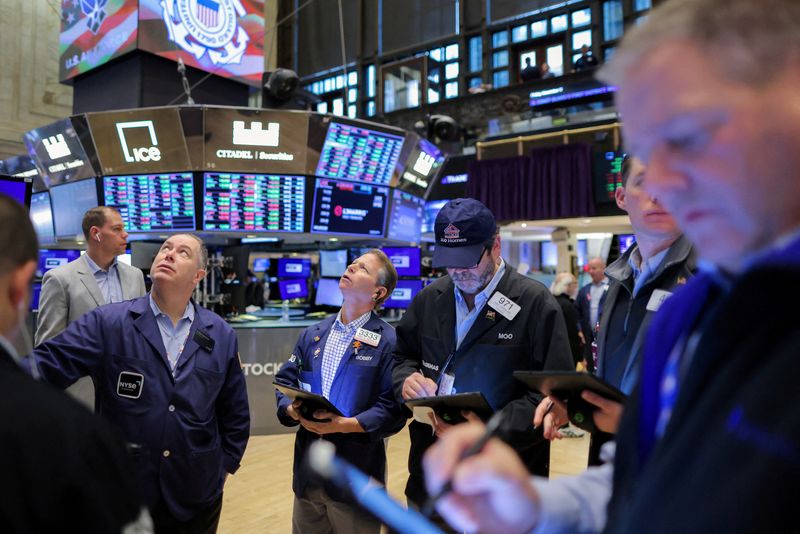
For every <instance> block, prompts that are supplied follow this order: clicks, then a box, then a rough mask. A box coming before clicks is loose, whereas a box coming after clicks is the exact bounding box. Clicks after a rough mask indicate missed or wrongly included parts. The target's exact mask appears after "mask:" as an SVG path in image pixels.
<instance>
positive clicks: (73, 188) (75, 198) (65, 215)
mask: <svg viewBox="0 0 800 534" xmlns="http://www.w3.org/2000/svg"><path fill="white" fill-rule="evenodd" d="M50 200H51V201H52V204H53V222H54V224H55V228H56V235H57V236H58V237H70V238H74V237H75V236H77V235H83V230H82V229H81V222H82V221H83V214H84V213H86V211H87V210H89V209H91V208H94V207H95V206H97V205H98V204H99V203H98V202H97V184H96V182H95V180H94V179H90V180H81V181H80V182H72V183H66V184H61V185H59V186H56V187H52V188H50Z"/></svg>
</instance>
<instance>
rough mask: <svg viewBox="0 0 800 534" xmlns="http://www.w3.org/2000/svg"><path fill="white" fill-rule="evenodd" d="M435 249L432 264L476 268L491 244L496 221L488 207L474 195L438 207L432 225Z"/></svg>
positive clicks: (495, 231)
mask: <svg viewBox="0 0 800 534" xmlns="http://www.w3.org/2000/svg"><path fill="white" fill-rule="evenodd" d="M433 232H434V236H435V237H436V248H435V249H434V251H433V262H432V264H431V265H432V267H434V268H435V269H439V268H442V267H450V268H461V269H466V268H469V267H475V265H477V264H478V262H479V261H480V259H481V256H482V255H483V251H484V250H485V249H486V248H487V247H491V245H492V243H494V236H495V234H496V233H497V223H496V222H495V220H494V215H493V214H492V212H491V211H489V208H487V207H486V206H484V205H483V204H482V203H481V202H479V201H477V200H475V199H474V198H457V199H455V200H451V201H450V202H448V203H447V204H445V205H444V206H442V209H441V210H439V214H438V215H437V216H436V223H435V224H434V228H433Z"/></svg>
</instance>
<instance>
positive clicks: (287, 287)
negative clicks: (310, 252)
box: [278, 278, 308, 300]
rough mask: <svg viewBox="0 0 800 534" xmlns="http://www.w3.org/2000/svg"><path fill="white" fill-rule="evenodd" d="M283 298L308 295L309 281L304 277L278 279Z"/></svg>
mask: <svg viewBox="0 0 800 534" xmlns="http://www.w3.org/2000/svg"><path fill="white" fill-rule="evenodd" d="M278 290H279V291H280V294H281V299H283V300H289V299H304V298H307V297H308V281H307V280H306V279H304V278H289V279H287V280H278Z"/></svg>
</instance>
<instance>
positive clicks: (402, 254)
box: [381, 247, 421, 278]
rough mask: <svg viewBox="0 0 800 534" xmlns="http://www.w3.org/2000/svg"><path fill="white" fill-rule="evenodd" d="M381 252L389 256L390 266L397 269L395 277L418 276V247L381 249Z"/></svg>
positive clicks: (419, 268)
mask: <svg viewBox="0 0 800 534" xmlns="http://www.w3.org/2000/svg"><path fill="white" fill-rule="evenodd" d="M381 250H383V252H384V253H385V254H386V255H387V256H389V259H390V260H391V261H392V265H394V268H395V269H397V276H399V277H401V278H402V277H404V276H420V274H421V272H420V270H421V267H420V251H419V248H418V247H383V248H382V249H381Z"/></svg>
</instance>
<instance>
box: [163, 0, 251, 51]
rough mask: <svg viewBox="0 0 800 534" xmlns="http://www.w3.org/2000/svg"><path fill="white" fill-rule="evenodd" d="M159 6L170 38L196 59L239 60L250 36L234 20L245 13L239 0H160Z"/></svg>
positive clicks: (236, 20)
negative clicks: (206, 56) (206, 55)
mask: <svg viewBox="0 0 800 534" xmlns="http://www.w3.org/2000/svg"><path fill="white" fill-rule="evenodd" d="M161 8H162V15H163V17H164V24H166V26H167V32H168V33H169V40H170V41H172V42H174V43H175V44H177V45H178V46H180V47H181V48H183V49H184V50H186V51H187V52H189V53H190V54H192V55H193V56H194V57H195V58H196V59H197V60H200V58H202V57H203V55H205V54H206V53H208V57H209V59H210V60H211V62H212V63H213V64H214V65H223V64H229V63H241V62H242V56H243V55H244V51H245V49H246V48H247V43H248V42H249V41H250V37H249V36H248V35H247V32H246V31H245V30H244V28H242V27H241V26H239V21H238V19H237V17H243V16H245V15H246V11H245V9H244V7H243V6H242V3H241V1H240V0H161Z"/></svg>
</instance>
